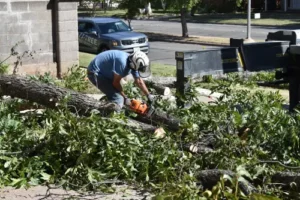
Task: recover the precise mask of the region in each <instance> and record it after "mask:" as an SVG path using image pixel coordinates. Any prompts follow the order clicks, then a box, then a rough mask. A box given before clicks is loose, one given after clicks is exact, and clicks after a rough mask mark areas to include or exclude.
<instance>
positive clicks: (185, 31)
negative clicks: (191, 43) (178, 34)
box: [180, 8, 189, 37]
mask: <svg viewBox="0 0 300 200" xmlns="http://www.w3.org/2000/svg"><path fill="white" fill-rule="evenodd" d="M186 13H187V9H186V8H181V10H180V15H181V26H182V37H189V33H188V27H187V23H186Z"/></svg>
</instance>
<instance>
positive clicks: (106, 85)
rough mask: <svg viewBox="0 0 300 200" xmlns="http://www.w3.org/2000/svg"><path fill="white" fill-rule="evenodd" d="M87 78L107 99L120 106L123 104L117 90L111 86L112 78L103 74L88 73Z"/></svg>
mask: <svg viewBox="0 0 300 200" xmlns="http://www.w3.org/2000/svg"><path fill="white" fill-rule="evenodd" d="M88 79H89V80H90V81H91V83H92V84H93V85H95V86H96V87H97V88H98V89H99V90H100V91H101V92H103V93H104V94H105V95H106V97H107V98H108V100H109V101H111V102H113V103H116V104H117V105H118V106H120V108H122V107H123V105H124V98H123V96H122V95H121V94H120V92H119V91H117V90H116V88H114V86H113V80H110V79H108V78H106V77H104V76H102V75H101V74H100V75H96V74H92V73H88Z"/></svg>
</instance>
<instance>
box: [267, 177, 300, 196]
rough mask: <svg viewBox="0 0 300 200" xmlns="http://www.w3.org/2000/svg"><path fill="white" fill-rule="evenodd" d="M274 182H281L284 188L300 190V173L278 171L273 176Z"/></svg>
mask: <svg viewBox="0 0 300 200" xmlns="http://www.w3.org/2000/svg"><path fill="white" fill-rule="evenodd" d="M272 183H274V184H281V187H283V188H284V189H294V190H297V191H300V173H296V172H277V173H275V174H274V175H273V176H272ZM292 183H293V184H292Z"/></svg>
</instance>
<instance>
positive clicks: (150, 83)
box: [145, 80, 171, 96]
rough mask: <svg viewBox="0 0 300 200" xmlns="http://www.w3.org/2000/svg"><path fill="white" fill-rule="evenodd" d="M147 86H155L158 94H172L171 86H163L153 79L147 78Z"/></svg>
mask: <svg viewBox="0 0 300 200" xmlns="http://www.w3.org/2000/svg"><path fill="white" fill-rule="evenodd" d="M145 83H146V85H147V87H149V88H153V89H154V90H155V91H156V92H157V93H158V94H160V95H164V96H170V95H171V90H170V88H169V87H166V86H163V85H161V84H158V83H155V82H153V81H149V80H145Z"/></svg>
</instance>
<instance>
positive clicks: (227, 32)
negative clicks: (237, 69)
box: [132, 20, 295, 40]
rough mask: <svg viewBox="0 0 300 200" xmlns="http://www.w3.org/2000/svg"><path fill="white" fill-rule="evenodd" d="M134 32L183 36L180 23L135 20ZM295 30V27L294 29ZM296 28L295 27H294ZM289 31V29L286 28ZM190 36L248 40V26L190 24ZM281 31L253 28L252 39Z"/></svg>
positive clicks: (271, 28) (269, 28)
mask: <svg viewBox="0 0 300 200" xmlns="http://www.w3.org/2000/svg"><path fill="white" fill-rule="evenodd" d="M132 26H133V28H134V30H138V31H147V32H158V33H168V34H176V35H177V34H178V35H180V34H181V24H180V23H179V22H167V21H150V20H134V21H132ZM292 28H293V27H292ZM294 28H295V27H294ZM286 29H289V28H286ZM188 30H189V34H190V35H191V36H192V35H198V36H212V37H225V38H246V36H247V26H246V25H243V26H242V25H222V24H205V23H188ZM278 30H280V29H279V28H278V27H258V26H252V28H251V33H252V34H251V37H252V38H253V39H254V40H264V39H266V37H267V34H268V32H275V31H278Z"/></svg>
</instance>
